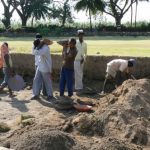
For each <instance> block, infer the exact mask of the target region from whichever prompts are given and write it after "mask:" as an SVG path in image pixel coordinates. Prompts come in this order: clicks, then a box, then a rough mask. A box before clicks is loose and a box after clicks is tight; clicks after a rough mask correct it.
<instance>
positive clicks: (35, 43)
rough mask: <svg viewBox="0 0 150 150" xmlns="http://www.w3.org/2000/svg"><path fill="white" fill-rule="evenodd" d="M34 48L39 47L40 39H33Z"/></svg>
mask: <svg viewBox="0 0 150 150" xmlns="http://www.w3.org/2000/svg"><path fill="white" fill-rule="evenodd" d="M33 45H34V48H37V47H38V46H39V45H40V39H35V40H34V42H33Z"/></svg>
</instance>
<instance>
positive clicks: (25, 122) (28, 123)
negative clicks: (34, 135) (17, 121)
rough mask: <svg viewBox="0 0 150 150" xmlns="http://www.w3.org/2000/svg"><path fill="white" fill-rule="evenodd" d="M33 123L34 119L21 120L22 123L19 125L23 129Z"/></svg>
mask: <svg viewBox="0 0 150 150" xmlns="http://www.w3.org/2000/svg"><path fill="white" fill-rule="evenodd" d="M34 123H35V119H33V118H29V119H26V120H22V122H21V124H22V125H23V127H25V126H28V125H32V124H34Z"/></svg>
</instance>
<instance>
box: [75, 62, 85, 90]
mask: <svg viewBox="0 0 150 150" xmlns="http://www.w3.org/2000/svg"><path fill="white" fill-rule="evenodd" d="M74 73H75V89H76V90H81V89H83V82H82V79H83V64H81V62H80V61H74Z"/></svg>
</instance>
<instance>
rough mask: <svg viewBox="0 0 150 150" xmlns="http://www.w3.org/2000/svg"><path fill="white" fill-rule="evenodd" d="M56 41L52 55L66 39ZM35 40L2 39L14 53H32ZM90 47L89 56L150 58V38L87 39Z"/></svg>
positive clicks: (25, 38)
mask: <svg viewBox="0 0 150 150" xmlns="http://www.w3.org/2000/svg"><path fill="white" fill-rule="evenodd" d="M49 39H51V40H53V41H54V44H53V45H51V52H52V53H61V50H62V47H61V46H59V45H58V44H57V43H56V42H55V41H57V40H59V39H65V38H64V37H63V38H61V37H59V38H57V37H52V38H51V37H49ZM33 40H34V38H32V37H29V38H27V37H24V38H19V37H18V38H15V37H14V38H7V37H0V41H1V42H0V44H1V43H2V41H7V42H8V43H9V45H10V49H11V52H12V53H14V52H15V53H16V52H17V53H31V49H32V43H33ZM85 40H86V42H87V45H88V55H107V56H108V55H109V56H111V55H120V56H141V57H145V56H146V57H150V37H119V36H117V37H111V36H107V37H98V36H94V37H85Z"/></svg>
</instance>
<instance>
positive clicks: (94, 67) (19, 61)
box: [11, 53, 150, 80]
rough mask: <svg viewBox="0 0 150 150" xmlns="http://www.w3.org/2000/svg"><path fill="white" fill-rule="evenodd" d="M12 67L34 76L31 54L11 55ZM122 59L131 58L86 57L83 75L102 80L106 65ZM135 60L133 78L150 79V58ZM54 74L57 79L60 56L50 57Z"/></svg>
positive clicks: (60, 61) (137, 58)
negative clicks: (113, 60)
mask: <svg viewBox="0 0 150 150" xmlns="http://www.w3.org/2000/svg"><path fill="white" fill-rule="evenodd" d="M11 57H12V61H13V66H14V68H15V69H16V70H17V72H19V73H21V74H28V75H33V74H34V70H35V69H34V56H33V55H31V54H14V53H13V54H11ZM116 58H123V59H129V58H131V57H118V56H88V57H87V60H86V63H85V67H84V75H85V77H86V78H87V79H100V80H102V79H104V76H105V70H106V64H107V63H108V62H109V61H111V60H112V59H116ZM132 58H135V59H136V67H135V69H134V76H135V77H136V78H143V77H150V58H148V57H132ZM52 60H53V68H54V74H55V75H56V76H57V77H58V75H59V72H60V68H61V63H62V58H61V56H60V55H52Z"/></svg>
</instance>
